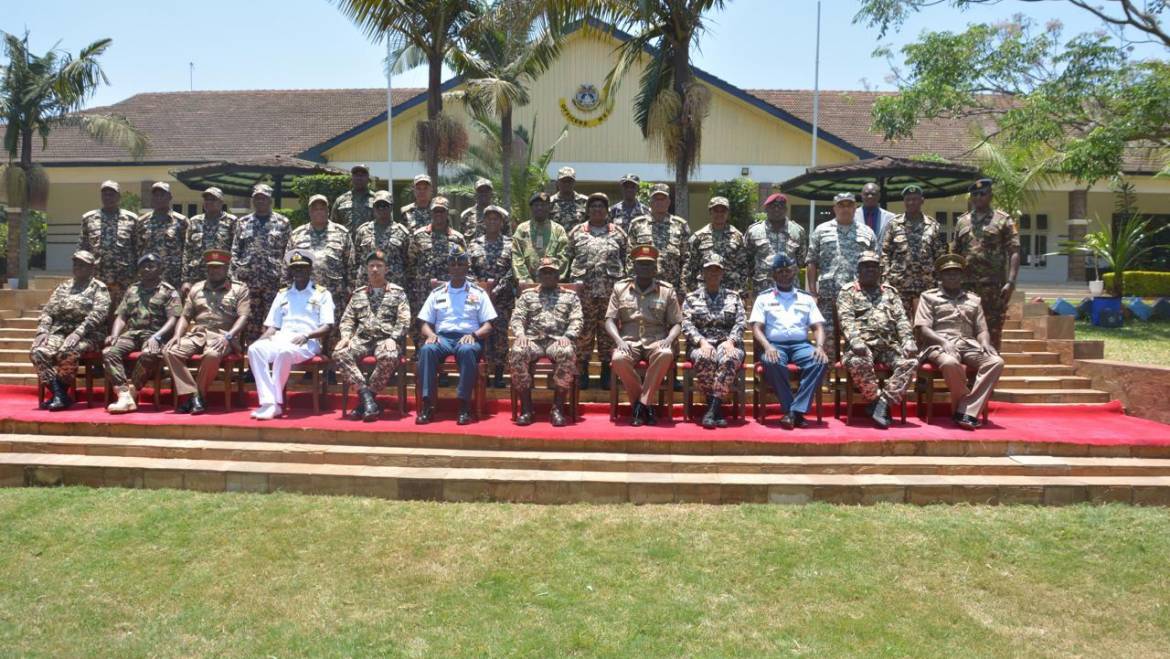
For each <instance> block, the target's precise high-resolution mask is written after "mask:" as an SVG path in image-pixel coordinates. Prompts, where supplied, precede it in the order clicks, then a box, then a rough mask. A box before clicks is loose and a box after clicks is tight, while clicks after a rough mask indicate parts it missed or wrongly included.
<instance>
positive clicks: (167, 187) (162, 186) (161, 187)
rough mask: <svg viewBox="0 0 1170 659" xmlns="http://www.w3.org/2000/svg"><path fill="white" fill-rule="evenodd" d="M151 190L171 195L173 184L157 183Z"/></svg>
mask: <svg viewBox="0 0 1170 659" xmlns="http://www.w3.org/2000/svg"><path fill="white" fill-rule="evenodd" d="M150 190H151V191H152V192H153V191H155V190H162V191H163V192H165V193H167V194H170V193H171V184H170V183H167V182H166V181H155V182H154V185H152V186H150Z"/></svg>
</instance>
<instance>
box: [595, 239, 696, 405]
mask: <svg viewBox="0 0 1170 659" xmlns="http://www.w3.org/2000/svg"><path fill="white" fill-rule="evenodd" d="M630 258H631V259H632V260H633V262H634V276H633V277H628V278H626V279H621V280H619V281H618V283H616V284H614V287H613V293H612V294H610V296H609V308H607V309H606V311H605V331H606V332H607V333H608V334H609V336H610V338H612V339H613V342H614V351H613V360H612V361H611V362H610V367H611V369H612V371H613V374H614V375H616V376H618V377H619V378H621V380H622V384H623V385H625V388H626V395H627V396H629V399H630V405H631V406H632V407H633V410H632V413H631V415H630V417H631V423H632V424H633V425H635V426H640V425H642V424H648V425H651V426H652V425H654V424H655V423H657V419H656V418H655V416H654V408H653V406H652V401H654V397H655V396H656V395H657V394H658V388H659V387H660V386H662V380H663V378H665V377H666V374H667V373H668V372H670V366H671V363H672V362H673V361H674V341H675V339H676V338H678V335H679V333H681V332H682V328H681V326H680V323H681V322H682V309H681V308H679V304H678V296H677V295H675V292H674V287H672V286H671V285H670V284H667V283H666V282H664V281H661V280H659V279H658V249H657V248H656V247H654V246H653V245H638V246H637V247H635V248H633V249H632V250H630ZM642 360H645V361H646V364H647V367H646V376H645V377H644V378H642V379H641V380H639V378H638V372H637V371H635V370H634V366H635V365H636V364H637V363H638V362H639V361H642Z"/></svg>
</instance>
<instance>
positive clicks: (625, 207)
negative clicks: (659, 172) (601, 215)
mask: <svg viewBox="0 0 1170 659" xmlns="http://www.w3.org/2000/svg"><path fill="white" fill-rule="evenodd" d="M618 184H619V185H621V186H622V198H621V200H620V201H618V202H617V203H616V204H614V205H613V206H610V207H609V221H610V222H613V223H614V224H616V225H618V227H619V228H621V230H622V231H625V232H629V230H630V222H633V221H634V218H636V217H642V216H643V215H649V214H650V207H649V206H647V205H646V204H643V203H642V202H641V201H640V200H639V199H638V192H639V190H641V186H642V179H640V178H638V175H637V174H626V175H625V176H623V177H621V178H620V179H618Z"/></svg>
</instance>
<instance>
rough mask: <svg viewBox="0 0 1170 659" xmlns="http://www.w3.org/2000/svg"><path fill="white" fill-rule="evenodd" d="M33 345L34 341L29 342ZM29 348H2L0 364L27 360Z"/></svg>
mask: <svg viewBox="0 0 1170 659" xmlns="http://www.w3.org/2000/svg"><path fill="white" fill-rule="evenodd" d="M29 345H30V346H31V345H32V342H31V341H30V342H29ZM27 361H28V350H21V349H19V348H6V349H4V350H0V364H2V363H7V362H27Z"/></svg>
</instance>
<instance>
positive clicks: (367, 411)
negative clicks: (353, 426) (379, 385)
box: [358, 387, 382, 422]
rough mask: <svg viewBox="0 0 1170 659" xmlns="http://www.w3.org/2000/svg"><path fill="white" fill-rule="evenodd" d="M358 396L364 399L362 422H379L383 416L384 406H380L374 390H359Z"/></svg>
mask: <svg viewBox="0 0 1170 659" xmlns="http://www.w3.org/2000/svg"><path fill="white" fill-rule="evenodd" d="M358 396H359V397H360V398H361V399H362V421H366V422H370V421H377V420H378V417H380V416H382V406H381V405H379V404H378V400H377V398H375V396H374V390H373V389H370V388H369V387H362V388H361V389H359V390H358Z"/></svg>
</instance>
